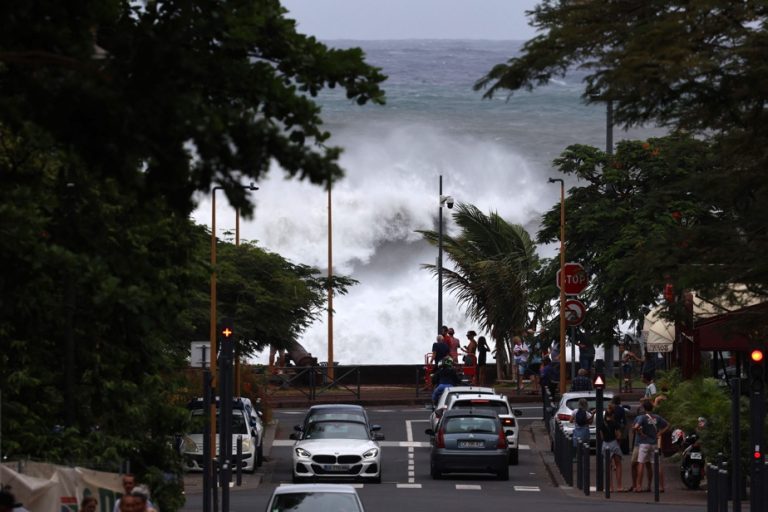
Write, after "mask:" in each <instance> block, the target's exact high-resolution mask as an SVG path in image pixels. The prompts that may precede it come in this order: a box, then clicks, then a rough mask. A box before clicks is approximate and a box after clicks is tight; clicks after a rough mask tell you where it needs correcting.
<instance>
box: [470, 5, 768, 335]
mask: <svg viewBox="0 0 768 512" xmlns="http://www.w3.org/2000/svg"><path fill="white" fill-rule="evenodd" d="M530 16H531V18H532V24H533V25H534V26H535V27H537V28H538V29H540V30H541V34H540V35H538V36H537V37H535V38H533V39H531V40H530V41H528V42H527V43H526V44H525V45H524V46H523V47H522V50H521V53H520V55H518V56H516V57H513V58H511V59H509V60H508V61H507V62H506V63H502V64H499V65H497V66H495V67H494V68H493V69H491V70H490V71H489V73H488V74H487V75H486V76H484V77H482V78H481V79H480V80H478V81H477V83H476V85H475V87H476V88H477V89H486V91H485V95H486V96H487V97H489V96H493V95H495V94H497V93H500V92H502V91H507V92H509V93H510V94H512V93H514V92H515V91H517V90H519V89H532V88H534V87H537V86H539V85H543V84H546V83H548V82H549V81H550V80H551V79H552V78H553V77H556V76H566V75H567V74H568V73H569V72H570V71H572V70H573V69H576V68H580V69H581V70H583V71H585V72H586V78H585V87H584V93H583V98H584V100H585V101H586V102H601V101H612V102H613V105H614V110H613V112H614V121H615V122H616V123H617V124H619V125H623V126H635V125H640V124H644V123H657V124H659V125H662V126H666V127H668V128H669V129H670V132H671V134H672V135H673V138H671V139H667V140H659V141H648V145H649V147H651V148H652V149H651V150H650V151H649V150H648V148H647V147H644V146H643V145H642V143H632V144H628V145H625V146H623V147H622V146H620V148H619V149H620V152H621V154H619V155H617V156H616V157H615V158H611V157H609V156H608V155H605V154H604V153H602V152H601V151H599V150H596V149H594V148H585V147H574V148H569V149H567V150H566V151H565V153H564V155H563V157H562V158H561V159H559V160H558V161H557V162H556V165H557V166H558V167H559V168H560V169H561V170H562V171H564V172H567V173H573V174H575V175H577V176H578V177H579V178H581V179H584V180H586V181H587V186H586V187H584V189H583V190H580V189H579V188H576V189H572V190H571V197H570V198H569V200H570V201H572V202H570V203H568V201H567V204H570V206H568V207H567V208H568V215H567V216H568V219H569V223H570V222H576V227H575V230H576V231H575V233H574V231H572V230H569V232H570V234H569V235H567V237H568V251H569V254H579V255H581V256H584V257H585V258H591V259H590V261H588V263H594V264H595V266H596V269H599V271H600V272H605V271H608V272H609V275H610V276H612V279H618V277H619V276H620V275H624V276H625V278H624V279H623V280H616V281H614V282H613V284H612V285H611V290H610V291H612V292H615V293H617V294H618V295H615V296H614V295H606V296H603V297H602V299H601V300H603V301H605V302H609V301H613V300H618V303H617V304H616V306H615V307H614V306H611V309H614V310H615V312H616V313H617V314H618V315H619V316H618V317H617V318H615V319H613V320H618V319H619V318H623V317H624V316H626V315H627V314H629V312H628V310H627V309H625V308H627V307H629V306H633V307H634V306H636V305H637V303H638V302H645V301H647V302H648V303H650V302H655V301H656V300H657V299H658V295H657V293H658V292H659V286H660V283H662V282H664V281H665V280H666V281H667V282H670V284H673V285H674V287H675V289H676V290H682V289H685V288H695V289H696V290H697V291H699V292H702V293H705V294H709V295H710V296H712V297H714V296H717V295H719V294H721V293H722V292H723V291H724V289H725V288H726V287H727V286H728V285H729V284H731V283H740V284H745V285H747V287H748V288H749V290H750V291H752V292H753V293H756V294H758V295H762V296H765V295H766V294H767V293H766V286H767V285H768V264H767V263H766V260H765V258H764V254H765V252H766V250H768V224H766V223H765V220H764V219H765V217H766V213H768V212H767V211H766V210H767V209H768V185H766V180H765V168H766V164H768V154H766V152H765V148H766V147H768V128H766V127H767V126H768V124H767V123H766V122H765V121H766V115H767V112H766V109H765V102H766V94H768V90H766V88H765V86H764V84H765V82H766V79H768V65H767V64H766V62H768V45H766V44H765V43H766V41H767V40H768V26H767V25H766V23H767V22H768V6H767V5H766V4H765V2H759V1H749V0H745V1H741V2H731V1H726V0H722V1H713V2H690V1H683V0H680V1H645V0H642V1H641V0H629V1H624V2H603V1H600V0H585V1H580V2H571V1H555V0H545V1H543V2H541V3H540V4H539V5H538V6H537V7H536V8H535V9H534V10H533V11H531V12H530ZM697 151H700V152H701V153H700V154H697ZM616 180H619V181H618V182H617V181H616ZM627 194H628V195H627ZM622 196H627V197H626V198H627V199H628V200H629V201H628V202H621V201H622V199H623V198H622ZM630 197H631V199H630ZM590 201H593V202H590ZM606 201H608V202H607V203H606ZM598 205H602V206H603V207H604V208H605V210H604V211H602V212H601V211H599V206H598ZM609 208H613V209H612V210H611V209H609ZM582 213H583V214H584V215H583V216H582ZM553 215H554V214H553V212H549V214H548V223H547V227H546V228H545V230H544V235H543V239H548V240H551V239H552V238H553V236H552V235H553V232H552V228H553V225H552V221H553ZM622 217H623V219H622ZM602 222H605V223H606V224H605V225H602V226H601V224H600V223H602ZM625 223H626V224H625ZM587 233H590V234H591V235H593V236H595V239H594V240H592V239H588V237H587ZM574 234H575V235H576V236H577V237H578V236H581V238H579V239H571V238H570V236H571V235H574ZM642 238H645V240H644V241H643V240H642ZM590 247H594V249H593V248H590ZM598 250H601V251H606V252H602V253H601V254H600V255H598V254H597V251H598ZM736 255H738V256H736ZM628 263H631V265H630V266H625V265H627V264H628ZM599 279H603V277H599ZM641 283H642V284H644V286H638V285H640V284H641ZM603 284H605V283H603ZM603 291H606V292H607V291H608V290H603ZM629 295H634V297H633V298H630V297H629Z"/></svg>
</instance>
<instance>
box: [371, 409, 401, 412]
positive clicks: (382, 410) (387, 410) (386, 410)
mask: <svg viewBox="0 0 768 512" xmlns="http://www.w3.org/2000/svg"><path fill="white" fill-rule="evenodd" d="M371 412H396V411H395V410H394V409H373V410H372V411H371Z"/></svg>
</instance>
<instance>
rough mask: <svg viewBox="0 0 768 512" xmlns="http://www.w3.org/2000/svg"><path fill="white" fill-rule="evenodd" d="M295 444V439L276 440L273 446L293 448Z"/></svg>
mask: <svg viewBox="0 0 768 512" xmlns="http://www.w3.org/2000/svg"><path fill="white" fill-rule="evenodd" d="M295 442H296V441H294V440H293V439H275V440H274V441H272V446H293V444H294V443H295Z"/></svg>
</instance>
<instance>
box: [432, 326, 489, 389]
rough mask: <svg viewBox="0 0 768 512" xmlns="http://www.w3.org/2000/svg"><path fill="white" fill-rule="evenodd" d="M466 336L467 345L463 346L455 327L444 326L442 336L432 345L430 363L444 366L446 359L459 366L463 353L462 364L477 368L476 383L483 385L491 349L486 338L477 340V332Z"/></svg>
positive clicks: (438, 336)
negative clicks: (460, 355) (460, 356)
mask: <svg viewBox="0 0 768 512" xmlns="http://www.w3.org/2000/svg"><path fill="white" fill-rule="evenodd" d="M466 336H467V344H466V345H465V346H462V345H461V342H460V341H459V338H458V337H457V336H456V331H455V330H454V329H453V327H448V326H446V325H443V326H442V327H441V329H440V334H438V335H437V339H436V340H435V342H434V343H433V344H432V355H431V358H430V361H429V362H430V363H431V364H432V365H434V366H435V367H438V366H440V365H442V363H443V362H444V361H446V359H450V360H451V363H453V364H457V363H458V362H459V353H460V352H461V353H463V354H464V356H463V358H462V362H463V363H464V364H465V365H468V366H476V367H477V370H478V371H477V374H476V382H475V383H476V384H481V383H482V382H483V378H484V372H483V369H484V366H485V364H486V358H487V354H488V352H489V351H490V347H489V346H488V342H487V341H486V339H485V336H480V337H479V338H477V339H475V337H476V336H477V333H476V332H475V331H467V334H466Z"/></svg>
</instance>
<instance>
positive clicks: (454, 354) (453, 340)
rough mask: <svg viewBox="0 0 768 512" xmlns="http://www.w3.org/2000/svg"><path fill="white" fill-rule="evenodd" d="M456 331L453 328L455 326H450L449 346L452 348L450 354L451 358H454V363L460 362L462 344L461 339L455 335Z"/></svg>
mask: <svg viewBox="0 0 768 512" xmlns="http://www.w3.org/2000/svg"><path fill="white" fill-rule="evenodd" d="M455 332H456V331H454V330H453V327H449V328H448V347H449V348H450V352H449V354H450V356H451V359H453V362H454V364H455V363H458V362H459V347H460V346H461V344H460V343H459V339H458V338H457V337H456V336H455Z"/></svg>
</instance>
